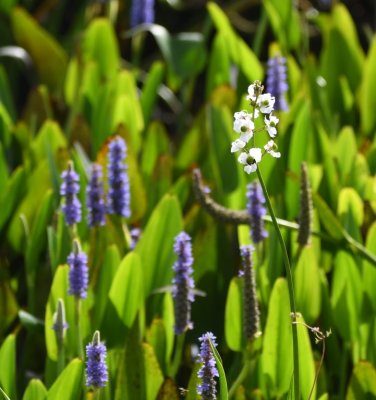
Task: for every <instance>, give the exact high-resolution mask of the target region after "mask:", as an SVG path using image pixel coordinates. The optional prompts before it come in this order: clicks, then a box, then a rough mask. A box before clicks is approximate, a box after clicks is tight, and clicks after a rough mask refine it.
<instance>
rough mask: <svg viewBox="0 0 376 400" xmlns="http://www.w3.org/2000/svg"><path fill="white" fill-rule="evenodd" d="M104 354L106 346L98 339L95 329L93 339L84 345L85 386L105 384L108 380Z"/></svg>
mask: <svg viewBox="0 0 376 400" xmlns="http://www.w3.org/2000/svg"><path fill="white" fill-rule="evenodd" d="M106 355H107V349H106V346H105V345H104V343H103V342H101V341H100V335H99V331H96V332H95V333H94V337H93V341H92V342H91V343H89V344H88V345H87V346H86V357H87V361H86V386H94V387H97V388H101V387H104V386H106V383H107V381H108V372H107V364H106Z"/></svg>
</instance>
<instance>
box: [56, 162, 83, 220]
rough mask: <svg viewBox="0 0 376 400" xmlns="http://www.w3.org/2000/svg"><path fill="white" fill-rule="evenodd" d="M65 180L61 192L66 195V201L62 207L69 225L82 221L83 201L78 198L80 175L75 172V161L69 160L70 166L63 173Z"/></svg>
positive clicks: (62, 176)
mask: <svg viewBox="0 0 376 400" xmlns="http://www.w3.org/2000/svg"><path fill="white" fill-rule="evenodd" d="M61 179H62V180H63V182H62V183H61V186H60V194H61V195H62V196H64V198H65V202H64V204H63V206H62V207H61V209H62V211H63V213H64V215H65V222H66V224H67V225H74V224H76V223H78V222H80V221H81V203H80V201H79V200H78V198H77V193H78V192H79V191H80V185H79V181H80V177H79V176H78V174H77V173H76V172H75V170H74V167H73V162H72V161H69V162H68V167H67V169H66V170H65V171H63V173H62V174H61Z"/></svg>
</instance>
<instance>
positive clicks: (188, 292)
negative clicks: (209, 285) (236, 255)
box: [172, 232, 195, 335]
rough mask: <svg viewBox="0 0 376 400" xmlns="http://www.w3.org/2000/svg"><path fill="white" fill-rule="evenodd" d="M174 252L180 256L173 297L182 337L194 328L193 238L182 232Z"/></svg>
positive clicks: (176, 265)
mask: <svg viewBox="0 0 376 400" xmlns="http://www.w3.org/2000/svg"><path fill="white" fill-rule="evenodd" d="M174 252H175V254H176V255H177V256H178V259H177V260H176V262H175V264H174V266H173V270H174V272H175V276H174V279H173V281H172V284H173V292H172V296H173V298H174V308H175V333H176V334H177V335H181V334H182V333H183V332H184V331H186V330H187V329H192V328H193V323H192V321H191V303H192V302H193V301H194V294H193V289H194V287H195V284H194V281H193V278H192V273H193V269H192V264H193V257H192V244H191V237H190V236H189V235H188V234H187V233H185V232H181V233H179V234H178V235H177V236H176V237H175V243H174Z"/></svg>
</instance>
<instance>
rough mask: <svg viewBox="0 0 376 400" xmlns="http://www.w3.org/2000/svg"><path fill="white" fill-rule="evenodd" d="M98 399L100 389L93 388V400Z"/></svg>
mask: <svg viewBox="0 0 376 400" xmlns="http://www.w3.org/2000/svg"><path fill="white" fill-rule="evenodd" d="M100 398H101V389H100V388H95V389H94V395H93V400H100Z"/></svg>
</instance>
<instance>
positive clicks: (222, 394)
mask: <svg viewBox="0 0 376 400" xmlns="http://www.w3.org/2000/svg"><path fill="white" fill-rule="evenodd" d="M209 342H210V347H211V350H212V352H213V355H214V358H215V364H216V367H217V370H218V374H219V396H218V400H228V389H227V379H226V373H225V370H224V369H223V365H222V359H221V356H220V355H219V353H218V350H217V349H216V347H215V346H214V344H213V343H212V341H211V340H209Z"/></svg>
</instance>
